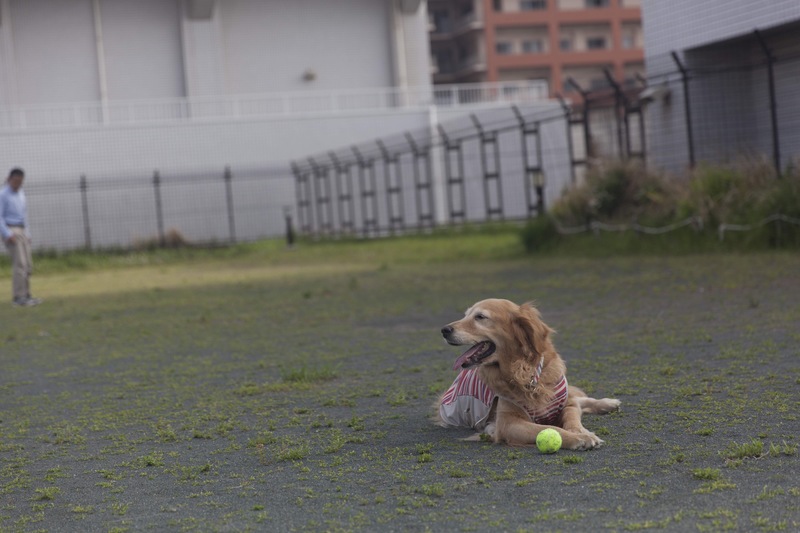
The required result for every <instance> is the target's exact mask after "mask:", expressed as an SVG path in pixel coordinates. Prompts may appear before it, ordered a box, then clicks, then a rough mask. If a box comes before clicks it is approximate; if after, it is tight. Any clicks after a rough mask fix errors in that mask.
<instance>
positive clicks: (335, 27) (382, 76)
mask: <svg viewBox="0 0 800 533" xmlns="http://www.w3.org/2000/svg"><path fill="white" fill-rule="evenodd" d="M345 4H346V5H345ZM389 7H390V6H389V3H388V2H376V1H375V0H348V1H347V2H345V3H342V2H338V1H337V2H331V1H321V0H292V1H291V2H287V1H283V2H264V1H262V0H234V1H230V0H224V1H221V2H219V3H218V8H217V9H218V11H217V13H218V16H219V19H220V26H221V29H222V32H221V33H222V35H223V42H222V43H221V45H222V50H223V58H224V63H225V66H226V67H225V68H226V71H225V78H226V92H227V93H229V94H246V93H257V92H270V91H286V90H304V89H312V88H313V89H319V90H326V89H340V88H343V87H388V86H391V85H392V84H393V79H392V56H391V44H390V34H389V23H390V20H389ZM307 69H310V70H312V71H314V72H315V73H316V79H315V80H313V81H304V80H303V73H304V72H305V71H306V70H307Z"/></svg>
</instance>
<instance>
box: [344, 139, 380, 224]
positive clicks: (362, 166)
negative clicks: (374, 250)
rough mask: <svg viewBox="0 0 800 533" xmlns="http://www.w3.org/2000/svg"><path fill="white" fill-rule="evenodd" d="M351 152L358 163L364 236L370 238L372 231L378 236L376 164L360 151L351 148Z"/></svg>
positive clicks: (356, 148) (355, 147)
mask: <svg viewBox="0 0 800 533" xmlns="http://www.w3.org/2000/svg"><path fill="white" fill-rule="evenodd" d="M350 150H351V151H352V152H353V155H355V156H356V161H358V183H359V187H360V189H361V225H362V229H363V231H364V236H365V237H368V236H369V233H370V230H372V232H373V233H374V234H375V235H377V234H378V196H377V193H376V190H377V187H376V185H375V163H374V161H373V160H372V159H371V158H370V159H369V161H367V160H366V159H365V158H364V156H363V155H361V152H360V151H359V149H358V146H351V147H350Z"/></svg>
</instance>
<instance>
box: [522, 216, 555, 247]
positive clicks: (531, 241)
mask: <svg viewBox="0 0 800 533" xmlns="http://www.w3.org/2000/svg"><path fill="white" fill-rule="evenodd" d="M559 238H560V235H559V234H558V231H557V230H556V224H555V222H554V221H553V219H552V218H551V217H549V216H541V217H537V218H534V219H531V220H530V221H529V222H528V223H527V224H525V226H524V227H523V228H522V244H523V246H525V250H526V251H528V252H538V251H542V250H546V249H549V248H552V247H553V246H555V245H556V244H557V242H558V240H559Z"/></svg>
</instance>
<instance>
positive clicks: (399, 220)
mask: <svg viewBox="0 0 800 533" xmlns="http://www.w3.org/2000/svg"><path fill="white" fill-rule="evenodd" d="M375 143H376V144H377V145H378V149H379V150H380V151H381V155H382V156H383V168H384V176H383V177H384V180H385V181H386V206H387V208H388V209H389V213H388V215H389V232H390V234H392V235H394V232H395V226H399V227H400V230H401V231H402V230H404V229H405V220H406V219H405V215H406V212H405V204H404V202H403V175H402V171H401V169H400V163H399V161H398V159H397V154H392V153H391V152H389V150H388V149H387V148H386V145H385V144H384V143H383V141H381V140H380V139H377V140H376V141H375ZM392 167H394V169H395V171H394V175H395V178H396V179H395V180H394V181H392ZM395 199H396V200H397V205H395ZM395 207H396V208H397V211H399V213H395Z"/></svg>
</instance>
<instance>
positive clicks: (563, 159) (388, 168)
mask: <svg viewBox="0 0 800 533" xmlns="http://www.w3.org/2000/svg"><path fill="white" fill-rule="evenodd" d="M571 117H572V110H571V108H570V106H568V105H566V104H564V105H560V104H557V103H551V104H550V105H548V106H544V107H542V106H536V107H533V108H531V107H526V106H522V105H514V106H511V107H508V108H502V109H493V110H491V111H489V112H484V113H471V114H470V115H469V116H467V117H463V118H462V119H459V120H451V121H448V122H445V123H438V124H435V125H433V127H432V128H430V129H427V130H425V131H418V132H404V133H403V134H401V135H397V136H394V137H391V138H385V139H376V140H375V141H373V142H371V143H362V144H359V145H353V146H350V147H347V148H344V149H340V150H334V151H330V152H328V153H326V154H317V155H313V156H310V157H308V158H305V159H303V160H296V161H294V162H293V163H292V171H293V173H294V176H295V180H296V191H297V201H296V212H297V227H298V230H299V231H300V232H301V233H302V234H305V235H313V236H340V235H354V236H380V235H387V234H388V235H393V234H397V233H402V232H405V231H409V230H413V231H418V230H421V229H429V228H433V227H435V226H438V225H442V224H461V223H467V222H486V221H494V220H497V221H503V220H521V219H525V218H528V217H530V216H533V215H536V214H539V213H542V212H544V209H545V208H546V196H547V191H551V192H553V191H558V190H560V189H562V188H563V187H565V186H568V185H570V184H572V183H574V182H575V181H576V177H577V173H578V167H580V166H585V164H586V156H585V148H584V147H583V138H582V136H576V135H575V134H574V131H573V128H572V122H571V121H572V119H571Z"/></svg>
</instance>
